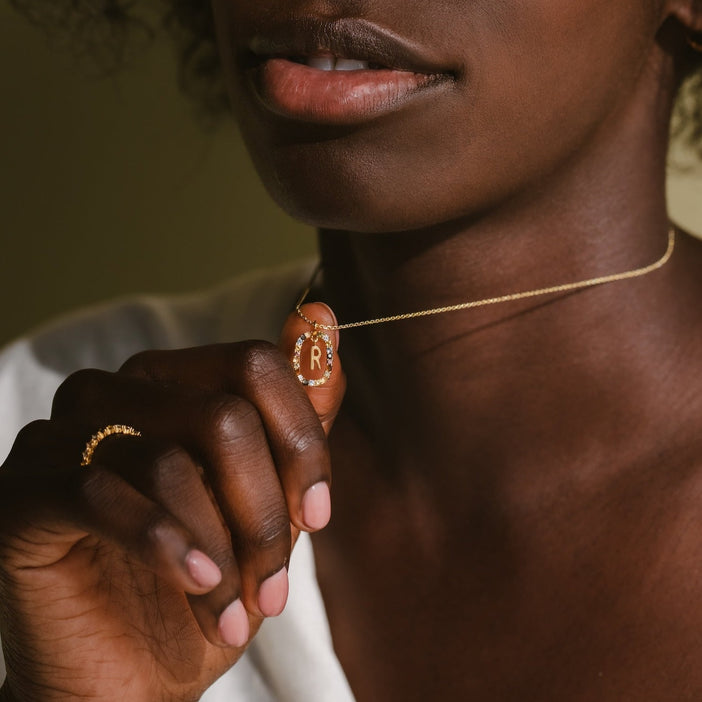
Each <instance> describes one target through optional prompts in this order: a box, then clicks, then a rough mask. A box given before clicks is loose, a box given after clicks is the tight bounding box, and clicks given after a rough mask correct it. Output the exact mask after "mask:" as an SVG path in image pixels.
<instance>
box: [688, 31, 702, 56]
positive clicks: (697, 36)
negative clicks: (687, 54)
mask: <svg viewBox="0 0 702 702" xmlns="http://www.w3.org/2000/svg"><path fill="white" fill-rule="evenodd" d="M685 41H687V45H688V46H689V47H690V48H691V49H692V50H693V51H696V52H697V53H698V54H702V32H693V31H691V30H690V29H687V30H685Z"/></svg>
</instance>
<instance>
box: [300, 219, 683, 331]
mask: <svg viewBox="0 0 702 702" xmlns="http://www.w3.org/2000/svg"><path fill="white" fill-rule="evenodd" d="M674 249H675V228H674V227H671V228H670V229H669V230H668V248H667V249H666V251H665V253H664V254H663V256H661V258H659V259H658V260H657V261H655V262H654V263H651V264H649V265H648V266H644V267H643V268H635V269H633V270H630V271H624V272H623V273H613V274H611V275H603V276H600V277H598V278H589V279H588V280H581V281H578V282H577V283H565V284H563V285H553V286H551V287H548V288H538V289H537V290H527V291H525V292H518V293H510V294H508V295H500V296H499V297H487V298H484V299H482V300H471V301H470V302H461V303H459V304H457V305H448V306H446V307H433V308H431V309H427V310H420V311H419V312H406V313H405V314H394V315H390V316H389V317H376V318H375V319H366V320H363V321H360V322H347V323H346V324H320V323H319V322H315V321H314V320H312V319H309V318H308V317H307V316H306V315H305V313H304V312H303V311H302V310H301V309H300V308H301V307H302V305H303V304H304V302H305V300H306V299H307V296H308V295H309V294H310V290H311V289H312V286H313V285H314V282H315V280H316V279H317V276H318V275H319V272H320V270H321V264H320V265H318V266H317V267H316V268H315V271H314V273H313V274H312V277H311V279H310V282H309V284H308V285H307V288H306V289H305V291H304V292H303V293H302V296H301V297H300V299H299V300H298V302H297V305H295V311H296V312H297V314H298V315H299V316H300V317H301V318H302V319H304V320H305V322H307V323H308V324H309V325H310V326H312V327H313V329H314V330H315V331H316V330H323V331H342V330H344V329H355V328H356V327H369V326H371V325H373V324H385V322H398V321H400V320H402V319H414V318H416V317H428V316H430V315H434V314H443V313H444V312H458V311H459V310H468V309H472V308H474V307H485V306H486V305H497V304H499V303H500V302H513V301H515V300H524V299H526V298H529V297H537V296H538V295H549V294H552V293H561V292H572V291H574V290H582V289H583V288H592V287H594V286H596V285H604V284H605V283H614V282H616V281H618V280H629V279H631V278H640V277H641V276H644V275H647V274H648V273H652V272H653V271H655V270H658V269H659V268H661V267H663V266H664V265H665V264H666V263H668V261H669V260H670V257H671V256H672V255H673V250H674Z"/></svg>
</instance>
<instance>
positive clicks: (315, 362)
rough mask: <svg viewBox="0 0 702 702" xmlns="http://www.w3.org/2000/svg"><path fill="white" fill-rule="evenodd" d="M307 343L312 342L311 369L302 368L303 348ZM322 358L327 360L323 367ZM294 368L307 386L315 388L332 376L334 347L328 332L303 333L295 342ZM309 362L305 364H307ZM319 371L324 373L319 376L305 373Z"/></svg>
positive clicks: (298, 377)
mask: <svg viewBox="0 0 702 702" xmlns="http://www.w3.org/2000/svg"><path fill="white" fill-rule="evenodd" d="M305 344H310V356H309V369H307V368H305V369H304V371H303V368H302V365H303V363H302V349H303V348H304V346H305ZM322 359H324V361H325V367H324V368H322ZM292 365H293V370H294V371H295V373H296V374H297V379H298V380H299V381H300V382H301V383H302V384H303V385H306V386H307V387H310V388H314V387H318V386H320V385H324V383H326V382H327V380H329V378H331V374H332V368H333V366H334V347H333V346H332V342H331V339H330V338H329V335H328V334H325V333H323V332H320V331H317V330H316V329H315V330H314V331H309V332H306V333H305V334H302V335H301V336H300V337H299V338H298V340H297V341H296V342H295V352H294V353H293V361H292ZM306 365H307V364H305V366H306ZM315 371H318V372H319V373H321V374H322V375H321V376H320V377H319V378H308V377H307V376H306V375H305V373H306V372H309V373H310V374H311V373H314V372H315Z"/></svg>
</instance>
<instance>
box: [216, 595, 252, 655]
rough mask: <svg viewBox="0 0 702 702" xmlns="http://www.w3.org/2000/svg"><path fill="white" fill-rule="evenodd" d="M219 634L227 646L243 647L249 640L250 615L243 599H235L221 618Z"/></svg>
mask: <svg viewBox="0 0 702 702" xmlns="http://www.w3.org/2000/svg"><path fill="white" fill-rule="evenodd" d="M219 635H220V636H221V637H222V641H224V643H225V644H227V646H233V647H234V648H241V647H242V646H245V645H246V642H247V641H248V640H249V617H248V615H247V614H246V610H245V609H244V605H243V604H242V603H241V600H234V602H232V603H231V604H230V605H229V607H227V608H226V609H225V610H224V612H222V614H221V616H220V618H219Z"/></svg>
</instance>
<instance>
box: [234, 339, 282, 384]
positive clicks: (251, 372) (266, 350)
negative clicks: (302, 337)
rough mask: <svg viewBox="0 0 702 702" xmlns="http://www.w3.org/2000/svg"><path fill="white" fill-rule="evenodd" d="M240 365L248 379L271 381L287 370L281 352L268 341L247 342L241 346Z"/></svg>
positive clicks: (239, 350)
mask: <svg viewBox="0 0 702 702" xmlns="http://www.w3.org/2000/svg"><path fill="white" fill-rule="evenodd" d="M238 352H239V356H240V363H241V365H242V367H243V369H244V375H245V377H246V378H247V379H257V380H259V381H260V380H261V379H271V378H275V377H277V376H279V374H280V372H281V369H283V368H286V369H287V362H286V361H285V359H284V358H283V356H282V354H281V353H280V350H279V349H278V347H277V346H275V345H274V344H271V343H270V342H268V341H246V342H242V343H241V344H240V345H239V349H238Z"/></svg>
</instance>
